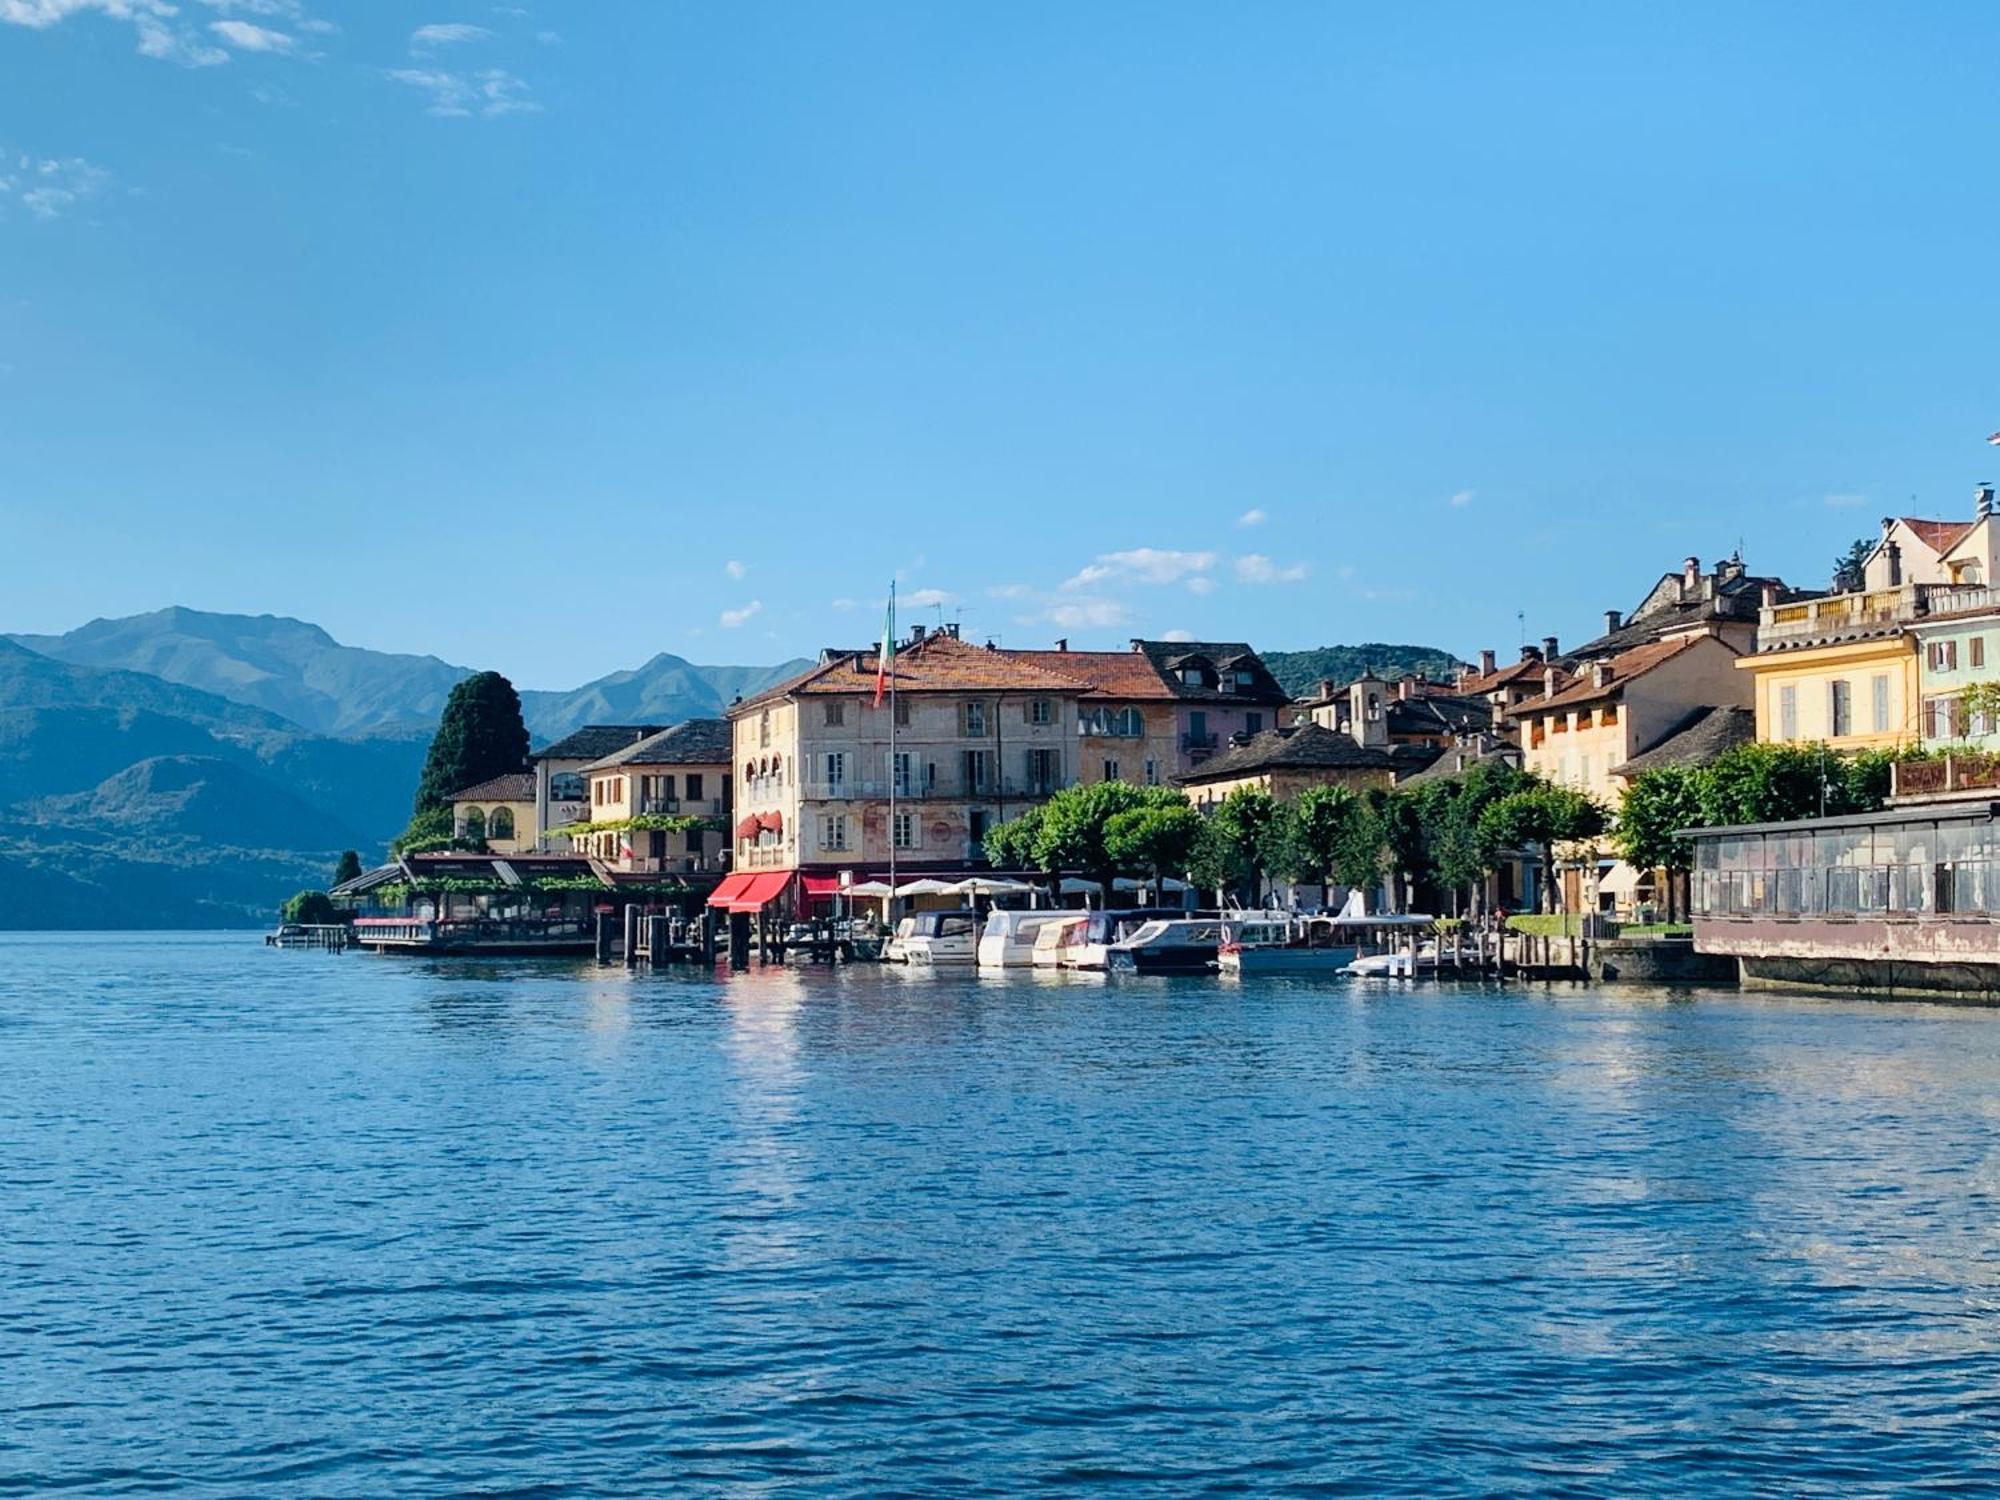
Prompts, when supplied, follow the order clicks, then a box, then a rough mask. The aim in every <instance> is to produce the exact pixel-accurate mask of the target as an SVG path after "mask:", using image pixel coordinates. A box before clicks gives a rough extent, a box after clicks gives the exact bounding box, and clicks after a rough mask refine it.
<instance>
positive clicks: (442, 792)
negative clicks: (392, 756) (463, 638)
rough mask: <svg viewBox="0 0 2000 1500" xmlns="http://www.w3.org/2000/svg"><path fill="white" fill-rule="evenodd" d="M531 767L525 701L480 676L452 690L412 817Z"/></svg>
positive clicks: (490, 675) (500, 682) (498, 681)
mask: <svg viewBox="0 0 2000 1500" xmlns="http://www.w3.org/2000/svg"><path fill="white" fill-rule="evenodd" d="M527 763H528V727H527V725H526V724H524V723H523V722H522V721H521V696H520V694H518V693H516V692H515V691H514V684H513V683H511V682H509V681H508V680H507V679H506V678H504V677H502V676H501V675H500V674H499V673H498V672H475V673H473V674H472V676H470V677H468V678H466V679H465V680H464V681H463V682H461V683H459V684H458V685H457V686H456V687H454V688H453V689H452V690H451V696H450V697H449V698H447V699H445V704H444V713H443V715H442V716H441V717H440V718H439V720H438V728H437V733H436V735H434V736H433V737H432V739H431V748H430V753H429V754H428V755H427V756H426V757H425V758H424V773H423V777H422V779H420V780H419V781H418V782H417V800H416V806H415V808H414V809H413V811H415V812H418V813H425V812H430V811H432V810H433V809H435V808H439V807H443V806H444V805H445V802H446V799H447V798H449V797H450V796H451V794H452V793H453V792H456V791H459V790H460V789H462V788H464V787H468V786H475V785H477V784H478V783H479V782H482V781H488V780H491V779H492V778H493V777H495V776H504V775H506V774H507V773H508V772H509V771H518V770H521V769H522V768H523V767H524V766H526V765H527Z"/></svg>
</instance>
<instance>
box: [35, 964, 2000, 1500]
mask: <svg viewBox="0 0 2000 1500" xmlns="http://www.w3.org/2000/svg"><path fill="white" fill-rule="evenodd" d="M0 1036H3V1037H4V1039H5V1045H4V1046H0V1191H4V1195H5V1198H4V1201H5V1202H6V1204H7V1209H8V1211H7V1215H6V1224H7V1230H6V1233H5V1236H4V1240H3V1241H0V1244H3V1245H4V1251H0V1254H4V1265H0V1349H4V1351H5V1353H4V1354H0V1379H4V1381H5V1385H6V1390H7V1395H8V1405H9V1408H10V1419H9V1422H8V1424H7V1428H6V1435H5V1440H4V1442H0V1492H11V1491H19V1492H23V1493H38V1492H45V1491H48V1490H52V1489H55V1488H56V1487H58V1486H69V1487H72V1488H74V1489H76V1490H79V1491H81V1492H87V1493H92V1494H116V1493H125V1492H132V1493H136V1492H140V1491H142V1490H148V1489H150V1490H166V1489H184V1490H187V1491H189V1492H194V1493H214V1494H269V1493H278V1492H286V1493H311V1494H326V1495H379V1494H388V1493H394V1494H399V1495H446V1494H452V1495H456V1494H463V1493H467V1492H493V1493H517V1492H523V1491H530V1490H532V1491H534V1492H536V1493H543V1494H552V1495H567V1494H575V1495H612V1494H618V1495H631V1494H642V1493H644V1494H651V1493H666V1492H681V1493H704V1492H715V1493H731V1494H735V1493H742V1492H743V1491H745V1490H748V1489H758V1490H765V1491H773V1492H787V1493H814V1494H826V1495H876V1494H883V1493H890V1492H895V1493H913V1494H938V1495H945V1494H950V1495H967V1494H1014V1493H1019V1492H1021V1491H1023V1490H1027V1489H1031V1488H1053V1489H1067V1490H1070V1491H1073V1492H1077V1493H1091V1494H1095V1493H1102V1492H1103V1491H1105V1490H1107V1489H1110V1488H1113V1487H1115V1486H1118V1485H1121V1484H1122V1485H1124V1486H1125V1487H1127V1488H1130V1489H1132V1490H1133V1491H1134V1492H1144V1493H1162V1492H1168V1493H1197V1492H1208V1491H1213V1490H1215V1489H1218V1488H1224V1487H1235V1488H1238V1489H1241V1490H1247V1491H1252V1492H1258V1493H1287V1492H1298V1491H1302V1490H1305V1489H1308V1488H1327V1487H1335V1488H1345V1489H1348V1490H1352V1491H1356V1492H1368V1493H1407V1494H1426V1495H1432V1494H1475V1493H1477V1494H1486V1493H1494V1492H1505V1491H1517V1492H1534V1493H1549V1492H1570V1493H1580V1494H1581V1493H1588V1494H1612V1493H1616V1494H1640V1493H1654V1494H1668V1493H1673V1494H1687V1493H1704V1494H1716V1493H1743V1492H1747V1491H1749V1490H1752V1489H1757V1488H1761V1489H1764V1490H1766V1491H1768V1492H1779V1491H1781V1492H1784V1493H1818V1494H1843V1495H1846V1494H1854V1493H1881V1492H1886V1491H1891V1490H1896V1491H1908V1490H1911V1489H1914V1488H1916V1487H1918V1485H1919V1484H1920V1483H1921V1482H1922V1481H1925V1480H1927V1479H1939V1478H1943V1477H1946V1476H1948V1477H1949V1478H1950V1479H1951V1480H1952V1481H1953V1482H1954V1483H1956V1484H1958V1485H1960V1486H1962V1487H1970V1488H1982V1487H1984V1488H1990V1487H1992V1486H1993V1485H1995V1484H1996V1483H2000V1462H1996V1459H1995V1455H1994V1450H1993V1446H1992V1443H1991V1441H1990V1437H1991V1432H1992V1424H1993V1418H1994V1411H1993V1405H1992V1390H1993V1377H1994V1374H1995V1371H1996V1365H2000V1359H1997V1358H1996V1351H1995V1346H1994V1341H1993V1337H1992V1333H1991V1309H1992V1307H1993V1306H1994V1304H1995V1299H1996V1297H2000V1276H1996V1272H1995V1270H1994V1266H1995V1264H1996V1257H1995V1249H1996V1245H1995V1237H1996V1231H1995V1229H1994V1227H1993V1214H1992V1211H1991V1206H1992V1195H1993V1193H1994V1191H1995V1188H1996V1183H1995V1179H1994V1175H1993V1166H1992V1163H1993V1162H1994V1161H1995V1160H1996V1159H2000V1121H1996V1119H1995V1117H1994V1114H1993V1111H1992V1106H1991V1101H1992V1099H1993V1098H1994V1097H1995V1094H1996V1089H2000V1017H1996V1016H1995V1015H1994V1014H1993V1013H1991V1012H1990V1011H1987V1010H1983V1009H1979V1008H1976V1007H1963V1008H1951V1007H1943V1006H1932V1005H1911V1004H1899V1003H1883V1002H1861V1001H1854V1002H1847V1001H1829V1000H1818V999H1811V998H1806V997H1799V996H1775V995H1754V994H1739V993H1735V992H1712V993H1701V992H1689V993H1682V994H1674V995H1669V994H1666V993H1663V992H1651V991H1645V990H1638V989H1628V988H1621V989H1619V990H1617V991H1615V992H1600V991H1596V990H1592V989H1589V988H1585V987H1581V986H1576V987H1569V986H1550V987H1536V988H1532V989H1530V988H1519V989H1512V988H1510V989H1502V988H1497V987H1480V986H1474V985H1464V986H1427V987H1418V988H1411V987H1408V986H1400V985H1383V986H1379V987H1370V986H1367V985H1354V984H1346V983H1342V984H1338V985H1325V984H1297V983H1284V982H1265V983H1261V984H1258V983H1250V984H1215V983H1208V982H1195V983H1192V984H1187V983H1178V982H1173V981H1148V980H1127V981H1122V982H1116V983H1106V982H1105V981H1104V980H1102V979H1101V978H1097V977H1092V976H1064V977H1062V978H1058V979H1050V978H1047V977H1046V976H1044V977H1042V978H1040V979H1038V978H1037V977H1036V976H1033V975H1020V976H1008V977H1007V978H1005V979H1002V980H981V979H978V978H976V977H973V976H970V975H965V976H928V975H918V974H911V973H909V972H907V971H904V970H900V969H897V968H893V967H882V966H859V965H857V966H854V967H851V968H849V967H836V968H818V969H777V968H774V969H769V970H763V969H753V970H751V971H748V972H746V973H743V974H740V975H737V976H734V977H710V976H706V975H702V976H695V975H691V974H688V973H686V972H684V971H680V972H677V971H661V972H659V973H653V972H649V971H646V970H643V969H642V970H639V971H628V970H626V969H624V968H622V967H618V966H612V967H603V968H600V967H596V966H593V965H591V964H589V963H587V962H576V963H572V962H566V961H555V960H529V961H515V962H510V963H506V964H496V963H490V962H473V961H453V960H436V961H432V960H411V961H408V962H400V963H399V962H386V961H377V960H369V959H360V958H356V957H355V956H353V955H347V956H335V955H329V954H319V953H279V952H275V951H270V950H267V949H265V948H264V947H263V945H262V942H261V940H260V939H259V938H258V937H257V936H256V935H255V934H240V935H231V936H165V937H163V936H161V935H158V934H149V935H146V936H144V937H143V938H141V937H133V938H125V937H120V936H117V935H109V936H105V937H101V938H99V939H98V940H96V941H94V942H93V944H92V945H91V946H90V947H89V948H87V949H84V948H79V947H76V946H74V945H72V944H70V943H68V942H66V941H64V940H62V939H59V938H55V937H48V938H41V937H35V936H32V935H29V936H10V937H6V938H0Z"/></svg>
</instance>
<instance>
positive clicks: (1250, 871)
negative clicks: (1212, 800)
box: [1209, 786, 1283, 906]
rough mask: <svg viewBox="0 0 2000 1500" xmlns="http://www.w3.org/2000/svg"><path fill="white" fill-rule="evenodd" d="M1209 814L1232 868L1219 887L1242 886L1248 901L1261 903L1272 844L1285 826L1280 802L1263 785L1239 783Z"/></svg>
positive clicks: (1237, 887)
mask: <svg viewBox="0 0 2000 1500" xmlns="http://www.w3.org/2000/svg"><path fill="white" fill-rule="evenodd" d="M1209 817H1210V821H1211V822H1212V823H1213V824H1214V827H1215V835H1216V837H1217V838H1218V839H1220V840H1221V841H1222V849H1223V851H1225V854H1224V862H1225V863H1226V864H1227V865H1228V866H1229V868H1230V872H1231V873H1230V877H1229V878H1228V879H1226V880H1224V881H1222V882H1219V884H1218V889H1221V888H1225V887H1229V888H1236V889H1239V890H1241V891H1244V892H1247V896H1246V904H1247V905H1250V906H1257V905H1261V904H1262V902H1263V899H1264V871H1265V869H1266V868H1267V866H1268V864H1269V862H1270V858H1271V855H1272V852H1273V850H1272V845H1273V843H1274V841H1275V840H1276V839H1277V838H1278V837H1281V835H1282V830H1283V825H1282V823H1281V822H1280V814H1279V812H1278V804H1277V803H1276V801H1274V800H1273V799H1272V796H1271V794H1270V793H1269V792H1267V791H1264V790H1263V789H1262V788H1260V787H1254V786H1239V787H1238V788H1237V789H1236V790H1235V791H1233V792H1231V793H1230V794H1229V795H1228V796H1227V797H1224V798H1223V799H1222V801H1221V802H1219V803H1217V804H1216V807H1215V811H1214V812H1213V813H1211V814H1210V815H1209Z"/></svg>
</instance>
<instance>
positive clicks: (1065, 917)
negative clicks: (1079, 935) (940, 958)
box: [982, 911, 1084, 969]
mask: <svg viewBox="0 0 2000 1500" xmlns="http://www.w3.org/2000/svg"><path fill="white" fill-rule="evenodd" d="M1053 915H1054V917H1055V920H1054V921H1052V922H1044V923H1043V924H1042V926H1041V928H1040V930H1038V931H1037V932H1036V933H1035V948H1034V952H1033V953H1032V954H1030V955H1029V960H1028V961H1029V962H1030V963H1032V964H1033V965H1034V966H1035V967H1036V968H1038V969H1055V968H1060V967H1061V966H1062V961H1063V954H1064V952H1065V951H1066V947H1067V944H1068V942H1069V940H1070V936H1071V934H1073V933H1076V932H1079V931H1081V930H1082V928H1083V923H1084V914H1083V913H1082V912H1080V911H1065V912H1056V913H1053ZM982 941H983V940H982Z"/></svg>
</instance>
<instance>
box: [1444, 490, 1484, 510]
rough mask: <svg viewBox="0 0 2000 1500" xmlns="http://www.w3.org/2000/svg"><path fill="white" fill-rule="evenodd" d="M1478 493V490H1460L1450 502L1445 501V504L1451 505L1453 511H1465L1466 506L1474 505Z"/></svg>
mask: <svg viewBox="0 0 2000 1500" xmlns="http://www.w3.org/2000/svg"><path fill="white" fill-rule="evenodd" d="M1478 493H1479V491H1477V490H1460V491H1458V493H1457V494H1455V495H1453V496H1452V497H1451V498H1450V499H1449V500H1447V501H1445V504H1446V505H1449V506H1450V507H1451V508H1452V509H1453V510H1464V509H1465V507H1466V506H1468V505H1470V504H1472V500H1473V497H1474V496H1475V495H1477V494H1478Z"/></svg>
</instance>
